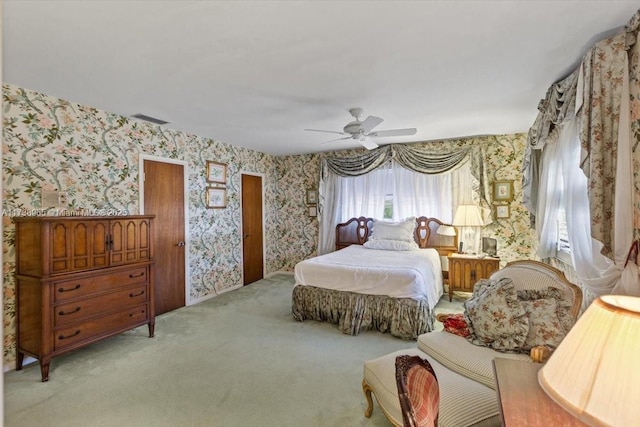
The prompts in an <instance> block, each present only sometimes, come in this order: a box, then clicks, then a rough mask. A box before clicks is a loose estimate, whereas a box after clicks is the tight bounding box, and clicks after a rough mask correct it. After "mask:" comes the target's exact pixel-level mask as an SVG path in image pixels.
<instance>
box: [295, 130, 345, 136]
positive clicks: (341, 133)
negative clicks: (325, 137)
mask: <svg viewBox="0 0 640 427" xmlns="http://www.w3.org/2000/svg"><path fill="white" fill-rule="evenodd" d="M305 130H308V131H311V132H325V133H337V134H338V135H346V133H344V132H336V131H334V130H320V129H305Z"/></svg>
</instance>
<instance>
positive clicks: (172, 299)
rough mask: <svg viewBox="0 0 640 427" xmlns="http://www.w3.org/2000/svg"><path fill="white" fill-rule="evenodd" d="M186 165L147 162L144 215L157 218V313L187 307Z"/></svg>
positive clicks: (154, 231)
mask: <svg viewBox="0 0 640 427" xmlns="http://www.w3.org/2000/svg"><path fill="white" fill-rule="evenodd" d="M184 208H185V207H184V166H183V165H179V164H173V163H162V162H156V161H152V160H145V161H144V213H145V214H147V215H155V216H156V217H155V219H154V220H153V230H152V233H153V247H154V258H155V264H154V270H155V274H154V277H155V298H154V299H155V314H156V315H159V314H162V313H166V312H167V311H171V310H175V309H176V308H180V307H184V305H185V276H184V269H185V250H186V244H185V240H186V236H185V226H184V218H185V217H184V210H185V209H184Z"/></svg>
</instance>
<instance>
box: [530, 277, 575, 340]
mask: <svg viewBox="0 0 640 427" xmlns="http://www.w3.org/2000/svg"><path fill="white" fill-rule="evenodd" d="M524 293H527V294H528V295H523V294H524ZM518 297H519V299H521V301H520V303H521V304H522V306H523V307H524V309H525V312H526V313H527V317H528V318H529V333H528V334H527V339H526V340H525V342H524V344H523V346H522V350H524V351H530V350H531V349H532V348H533V347H536V346H546V347H549V348H551V349H554V348H556V347H557V346H558V345H559V344H560V342H561V341H562V340H563V338H564V337H565V335H566V334H567V332H568V331H569V329H570V327H571V326H570V324H571V322H572V320H571V315H570V314H569V310H570V309H571V307H570V306H569V307H567V306H564V307H563V305H562V302H563V301H562V292H561V291H560V290H559V289H556V288H548V289H547V290H545V291H518ZM563 316H565V318H564V320H565V321H564V322H563V321H562V320H561V319H562V318H563ZM567 322H569V323H568V325H569V326H568V327H565V326H564V324H567Z"/></svg>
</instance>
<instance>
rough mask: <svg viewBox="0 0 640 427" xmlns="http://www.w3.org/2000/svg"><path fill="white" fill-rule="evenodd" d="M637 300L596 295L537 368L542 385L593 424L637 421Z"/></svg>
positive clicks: (639, 324)
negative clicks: (551, 352)
mask: <svg viewBox="0 0 640 427" xmlns="http://www.w3.org/2000/svg"><path fill="white" fill-rule="evenodd" d="M639 356H640V298H637V297H628V296H620V295H605V296H601V297H599V298H597V299H596V300H595V301H594V302H593V303H592V304H591V305H590V306H589V308H588V309H587V310H586V311H585V312H584V314H583V315H582V316H581V317H580V319H579V320H578V322H576V324H575V325H574V326H573V328H571V331H570V332H569V333H568V334H567V336H566V337H565V338H564V339H563V340H562V342H561V343H560V345H559V346H558V348H557V349H556V350H555V351H554V353H553V354H552V355H551V358H550V359H549V360H548V361H547V363H546V364H545V365H544V366H543V367H542V368H541V369H540V371H539V372H538V382H539V383H540V386H541V387H542V389H543V390H544V391H545V392H546V393H547V394H548V395H549V396H550V397H551V398H552V399H553V400H554V401H556V403H558V404H559V405H560V406H562V407H563V408H564V409H566V410H567V411H568V412H570V413H571V414H573V415H574V416H575V417H576V418H578V419H580V420H581V421H583V422H585V423H586V424H589V425H591V426H632V425H638V421H639V415H638V414H639V413H638V404H639V402H640V367H638V358H639Z"/></svg>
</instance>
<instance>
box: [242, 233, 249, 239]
mask: <svg viewBox="0 0 640 427" xmlns="http://www.w3.org/2000/svg"><path fill="white" fill-rule="evenodd" d="M249 236H250V234H243V235H242V238H243V239H246V238H247V237H249Z"/></svg>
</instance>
